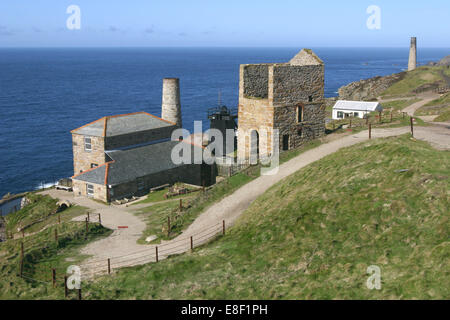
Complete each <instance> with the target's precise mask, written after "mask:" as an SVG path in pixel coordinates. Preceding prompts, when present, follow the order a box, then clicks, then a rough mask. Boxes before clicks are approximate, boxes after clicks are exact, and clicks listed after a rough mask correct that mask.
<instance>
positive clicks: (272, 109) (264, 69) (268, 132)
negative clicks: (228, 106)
mask: <svg viewBox="0 0 450 320" xmlns="http://www.w3.org/2000/svg"><path fill="white" fill-rule="evenodd" d="M323 98H324V63H323V62H322V60H321V59H320V58H319V57H317V55H315V54H314V52H312V51H311V50H310V49H303V50H301V51H300V52H299V53H298V54H297V55H296V56H295V57H294V58H292V59H291V60H290V61H289V62H288V63H273V64H245V65H241V66H240V79H239V109H238V119H239V129H238V158H239V159H240V160H241V161H245V160H248V159H250V157H251V156H253V155H254V154H258V155H260V156H263V155H266V156H267V155H270V154H272V153H273V151H274V149H273V141H272V140H273V139H272V137H273V130H274V129H278V130H279V148H280V150H281V151H283V150H289V149H291V148H295V147H298V146H300V145H301V144H302V143H304V142H305V141H308V140H311V139H315V138H318V137H321V136H323V135H324V133H325V105H324V101H323Z"/></svg>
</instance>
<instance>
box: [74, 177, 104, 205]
mask: <svg viewBox="0 0 450 320" xmlns="http://www.w3.org/2000/svg"><path fill="white" fill-rule="evenodd" d="M87 184H92V185H93V186H94V196H93V198H94V199H96V200H100V201H103V202H108V196H107V189H106V186H104V185H100V184H95V183H89V182H86V181H81V180H76V179H73V180H72V188H73V195H74V196H76V197H77V196H84V197H87V196H88V195H87V189H86V185H87Z"/></svg>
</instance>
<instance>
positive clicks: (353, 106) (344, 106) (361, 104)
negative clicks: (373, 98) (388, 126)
mask: <svg viewBox="0 0 450 320" xmlns="http://www.w3.org/2000/svg"><path fill="white" fill-rule="evenodd" d="M380 108H381V110H382V109H383V107H382V106H381V104H380V103H379V102H369V101H347V100H338V101H336V104H335V105H334V107H333V109H339V110H357V111H379V110H380Z"/></svg>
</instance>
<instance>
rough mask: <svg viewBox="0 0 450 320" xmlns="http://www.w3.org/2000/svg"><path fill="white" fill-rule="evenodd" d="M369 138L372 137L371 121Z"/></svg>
mask: <svg viewBox="0 0 450 320" xmlns="http://www.w3.org/2000/svg"><path fill="white" fill-rule="evenodd" d="M369 139H372V123H369Z"/></svg>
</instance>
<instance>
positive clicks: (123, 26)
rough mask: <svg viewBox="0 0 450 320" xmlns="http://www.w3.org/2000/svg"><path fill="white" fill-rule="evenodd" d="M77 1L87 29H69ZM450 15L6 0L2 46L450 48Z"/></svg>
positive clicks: (399, 4)
mask: <svg viewBox="0 0 450 320" xmlns="http://www.w3.org/2000/svg"><path fill="white" fill-rule="evenodd" d="M71 4H75V5H78V6H79V7H80V9H81V30H76V31H75V30H68V29H67V27H66V20H67V18H68V17H69V14H67V13H66V9H67V7H68V6H69V5H71ZM370 5H378V6H379V7H380V8H381V29H380V30H369V29H368V28H367V26H366V21H367V19H368V17H369V14H367V13H366V9H367V7H368V6H370ZM449 17H450V1H449V0H426V1H417V0H369V1H366V0H318V1H314V0H313V1H303V0H278V1H276V0H226V1H222V0H166V1H163V0H127V1H124V0H70V1H66V0H39V1H38V0H1V1H0V47H16V46H20V47H38V46H39V47H41V46H60V47H66V46H71V47H73V46H76V47H85V46H249V47H252V46H263V47H279V46H302V47H319V46H322V47H325V46H331V47H334V46H346V47H358V46H365V47H404V46H405V45H408V44H409V37H410V36H417V37H418V44H419V45H420V46H422V47H450V22H449Z"/></svg>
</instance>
